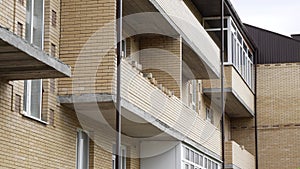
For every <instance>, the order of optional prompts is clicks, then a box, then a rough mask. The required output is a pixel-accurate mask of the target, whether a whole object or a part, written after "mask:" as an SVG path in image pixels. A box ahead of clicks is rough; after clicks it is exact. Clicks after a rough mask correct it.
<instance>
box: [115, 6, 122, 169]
mask: <svg viewBox="0 0 300 169" xmlns="http://www.w3.org/2000/svg"><path fill="white" fill-rule="evenodd" d="M122 3H123V2H122V0H116V4H117V8H116V10H117V11H116V26H117V93H116V152H115V153H116V159H115V166H116V169H121V158H122V157H121V131H122V128H121V125H122V121H121V117H122V112H121V58H122V8H123V7H122Z"/></svg>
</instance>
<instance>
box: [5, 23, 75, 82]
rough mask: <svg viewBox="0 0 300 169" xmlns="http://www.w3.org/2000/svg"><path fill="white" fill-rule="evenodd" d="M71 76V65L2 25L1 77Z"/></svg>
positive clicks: (10, 78)
mask: <svg viewBox="0 0 300 169" xmlns="http://www.w3.org/2000/svg"><path fill="white" fill-rule="evenodd" d="M69 76H71V69H70V67H69V66H67V65H65V64H63V63H62V62H60V61H59V60H58V59H56V58H54V57H52V56H49V55H47V54H46V53H44V52H43V51H42V50H40V49H37V48H35V47H33V46H32V45H30V44H28V43H27V42H26V41H24V40H23V39H21V38H19V37H18V36H16V35H14V34H12V33H11V32H9V31H8V30H6V29H4V28H2V27H0V79H3V80H25V79H42V78H43V79H44V78H59V77H69Z"/></svg>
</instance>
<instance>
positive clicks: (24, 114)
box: [22, 112, 49, 125]
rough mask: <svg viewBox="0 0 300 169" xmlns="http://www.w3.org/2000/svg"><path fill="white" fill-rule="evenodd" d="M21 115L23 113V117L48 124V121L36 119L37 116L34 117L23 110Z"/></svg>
mask: <svg viewBox="0 0 300 169" xmlns="http://www.w3.org/2000/svg"><path fill="white" fill-rule="evenodd" d="M22 115H23V116H24V117H26V118H29V119H32V120H35V121H37V122H40V123H42V124H44V125H48V124H49V123H48V122H45V121H43V120H41V119H38V118H36V117H33V116H29V115H27V114H26V113H25V112H24V113H23V114H22Z"/></svg>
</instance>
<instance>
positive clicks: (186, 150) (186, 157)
mask: <svg viewBox="0 0 300 169" xmlns="http://www.w3.org/2000/svg"><path fill="white" fill-rule="evenodd" d="M185 159H187V160H189V149H188V148H185Z"/></svg>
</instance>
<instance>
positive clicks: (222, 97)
mask: <svg viewBox="0 0 300 169" xmlns="http://www.w3.org/2000/svg"><path fill="white" fill-rule="evenodd" d="M220 12H221V51H220V57H221V59H220V60H221V112H222V119H221V125H222V127H221V128H222V168H223V169H225V105H224V0H221V9H220Z"/></svg>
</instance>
